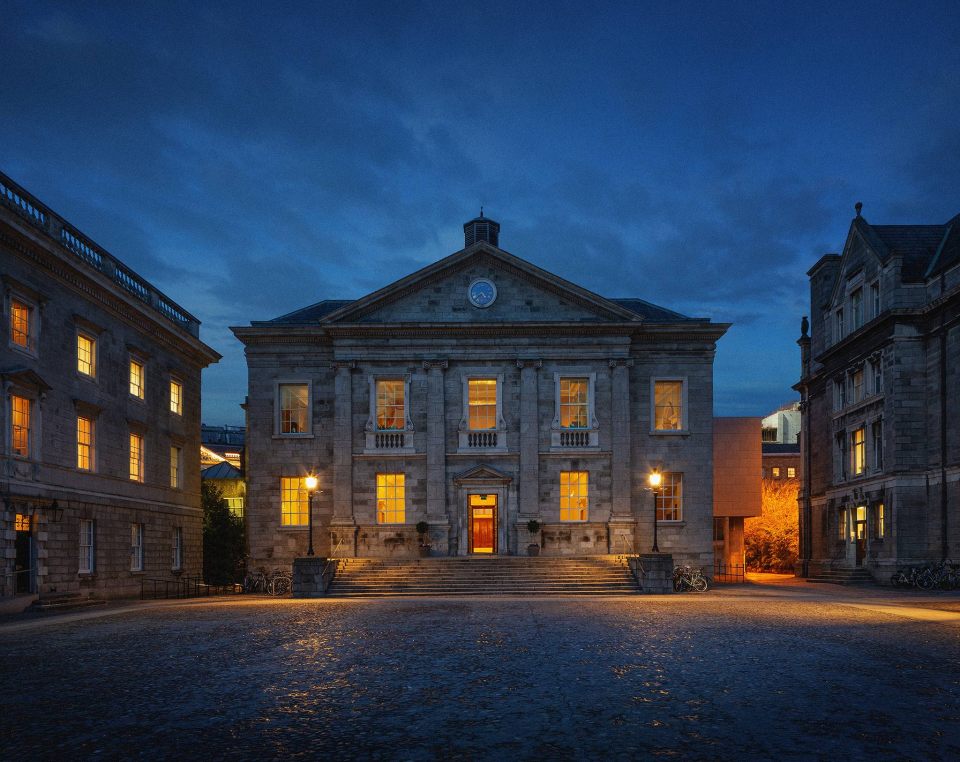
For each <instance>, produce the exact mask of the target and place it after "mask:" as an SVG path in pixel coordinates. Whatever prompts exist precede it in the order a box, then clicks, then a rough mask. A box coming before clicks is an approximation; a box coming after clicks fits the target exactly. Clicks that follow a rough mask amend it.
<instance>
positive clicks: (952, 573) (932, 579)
mask: <svg viewBox="0 0 960 762" xmlns="http://www.w3.org/2000/svg"><path fill="white" fill-rule="evenodd" d="M890 584H891V585H893V586H894V587H916V588H918V589H920V590H933V589H940V590H956V589H957V588H958V587H960V569H958V568H957V566H956V564H954V563H953V562H952V561H951V560H950V559H947V560H945V561H935V562H934V563H932V564H928V565H927V566H923V567H918V566H912V567H910V568H909V569H907V570H902V569H901V570H898V571H897V572H896V573H895V574H894V575H893V576H891V577H890Z"/></svg>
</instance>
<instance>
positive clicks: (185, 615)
mask: <svg viewBox="0 0 960 762" xmlns="http://www.w3.org/2000/svg"><path fill="white" fill-rule="evenodd" d="M810 587H811V586H802V587H801V586H756V585H752V586H745V587H740V588H726V589H723V590H720V591H717V592H715V593H713V592H712V593H708V594H706V595H701V596H694V595H683V596H662V597H660V596H658V597H629V598H627V597H622V598H620V597H618V598H610V599H601V598H590V599H574V598H565V599H552V600H525V599H517V598H511V599H495V598H485V599H476V600H471V599H459V600H440V599H417V600H397V599H382V600H375V601H352V600H339V601H334V600H315V601H293V600H272V599H249V598H244V599H231V600H224V601H209V602H203V603H185V604H175V605H162V604H154V605H145V606H133V607H130V608H128V609H126V610H122V611H121V612H119V613H118V612H117V611H113V612H102V613H101V614H93V615H77V616H73V617H61V618H59V619H55V620H49V621H43V622H39V623H38V622H33V621H24V620H18V621H20V623H19V624H18V623H12V624H11V623H7V624H4V625H3V626H2V627H0V654H2V666H0V685H2V686H3V691H2V699H0V702H2V706H0V739H2V740H0V745H2V751H0V756H2V757H3V758H4V759H5V760H20V759H38V758H41V759H48V758H56V759H77V758H88V757H95V758H103V759H116V758H130V757H140V758H149V759H152V758H177V759H194V758H197V757H201V756H207V757H210V758H211V759H213V758H217V759H219V758H225V759H240V758H259V759H273V758H295V757H300V758H313V757H324V758H331V759H346V758H362V759H368V758H374V759H448V758H453V759H508V758H510V759H512V758H519V759H532V758H537V759H550V760H553V759H597V758H604V759H617V758H622V759H626V758H633V757H644V758H646V757H672V758H677V759H684V760H686V759H767V758H774V757H776V758H780V759H798V758H803V759H840V758H842V759H845V760H855V759H903V758H913V759H958V758H960V606H958V605H957V604H958V601H960V599H958V598H957V596H952V597H950V596H940V597H936V596H926V597H923V596H920V597H917V596H913V597H911V596H906V595H900V596H894V595H892V594H891V595H886V594H875V593H872V592H871V593H864V594H862V595H861V594H859V593H850V592H833V591H831V592H830V593H825V592H820V591H811V590H810Z"/></svg>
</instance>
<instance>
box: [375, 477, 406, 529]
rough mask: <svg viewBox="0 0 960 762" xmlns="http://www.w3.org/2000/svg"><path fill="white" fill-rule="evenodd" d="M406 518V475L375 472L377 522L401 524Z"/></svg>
mask: <svg viewBox="0 0 960 762" xmlns="http://www.w3.org/2000/svg"><path fill="white" fill-rule="evenodd" d="M406 520H407V501H406V476H405V475H404V474H377V523H378V524H402V523H404V522H405V521H406Z"/></svg>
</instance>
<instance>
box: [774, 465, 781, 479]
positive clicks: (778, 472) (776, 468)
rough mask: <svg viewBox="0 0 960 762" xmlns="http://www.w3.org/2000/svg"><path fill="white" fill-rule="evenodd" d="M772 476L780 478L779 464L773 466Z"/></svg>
mask: <svg viewBox="0 0 960 762" xmlns="http://www.w3.org/2000/svg"><path fill="white" fill-rule="evenodd" d="M773 478H774V479H779V478H780V467H779V466H774V467H773Z"/></svg>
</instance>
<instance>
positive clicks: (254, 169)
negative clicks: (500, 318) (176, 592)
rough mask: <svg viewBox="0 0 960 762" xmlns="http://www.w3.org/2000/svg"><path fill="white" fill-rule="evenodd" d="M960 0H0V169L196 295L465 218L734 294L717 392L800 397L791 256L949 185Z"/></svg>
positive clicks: (451, 231)
mask: <svg viewBox="0 0 960 762" xmlns="http://www.w3.org/2000/svg"><path fill="white" fill-rule="evenodd" d="M958 32H960V4H958V3H956V2H941V3H925V2H909V3H883V2H870V3H857V4H853V3H838V2H831V3H824V4H815V3H802V4H800V3H798V4H790V3H783V2H777V3H774V2H763V3H746V2H742V3H707V2H702V3H683V2H662V3H638V2H637V3H602V2H600V3H589V4H588V3H582V2H580V3H565V2H557V3H543V4H528V3H522V2H512V3H503V4H500V3H495V2H471V3H456V2H437V3H419V2H395V3H386V2H384V3H362V2H320V3H306V2H304V3H268V2H252V3H247V2H237V1H236V0H235V1H233V2H229V3H223V4H220V5H218V4H216V3H213V2H184V3H175V2H157V3H151V4H147V3H129V2H118V3H106V2H89V3H79V2H66V3H48V2H41V1H39V0H29V2H19V1H18V0H14V1H13V2H11V1H10V0H7V2H5V3H4V4H3V7H2V9H0V169H2V170H3V171H4V172H6V173H7V174H9V175H10V176H11V177H13V178H14V179H15V180H17V181H18V182H20V183H21V184H22V185H24V186H25V187H26V188H27V189H28V190H30V191H31V192H32V193H33V194H35V195H36V196H38V197H39V198H40V199H41V200H42V201H44V202H45V203H47V204H48V205H49V206H51V207H52V208H53V209H54V210H56V211H57V212H59V213H60V214H62V215H63V216H65V217H66V218H67V219H68V220H70V221H71V222H72V223H74V224H75V225H76V226H77V227H79V228H80V229H81V230H82V231H84V232H85V233H87V234H88V235H89V236H91V237H92V238H93V239H94V240H95V241H97V242H98V243H100V244H101V245H102V246H104V247H105V248H107V249H108V250H109V251H111V252H112V253H113V254H115V255H116V256H118V257H119V258H120V259H122V260H124V261H125V262H127V263H128V264H129V265H130V266H131V267H133V268H134V269H135V270H136V271H138V272H139V273H140V274H141V275H143V276H144V277H146V278H147V279H149V280H150V281H151V282H153V283H154V284H155V285H157V286H158V287H159V288H160V289H162V290H163V291H165V292H166V293H167V294H168V295H169V296H170V297H172V298H173V299H174V300H176V301H177V302H179V303H180V304H182V305H183V306H184V307H186V308H187V309H188V310H190V311H191V312H193V313H194V314H195V315H197V316H198V317H199V318H200V319H201V320H202V321H203V327H202V337H203V339H204V340H205V341H206V342H207V343H209V344H210V345H212V346H213V347H214V348H216V349H217V350H218V351H220V352H221V353H222V354H223V355H224V359H223V360H222V361H221V363H220V364H219V365H217V366H214V367H213V368H211V369H209V370H207V371H206V372H205V374H204V411H203V419H204V421H205V422H207V423H214V424H222V423H232V424H236V423H242V421H243V415H242V411H241V409H240V407H239V404H240V403H241V402H242V401H243V398H244V395H245V393H246V368H245V364H244V358H243V352H242V347H241V345H240V344H239V343H238V342H237V341H236V340H235V339H234V338H233V336H232V334H231V333H230V332H229V330H228V326H230V325H240V324H246V323H249V321H250V320H260V319H268V318H271V317H275V316H277V315H281V314H283V313H286V312H289V311H291V310H293V309H296V308H298V307H301V306H304V305H307V304H310V303H312V302H315V301H318V300H320V299H324V298H355V297H359V296H362V295H363V294H365V293H367V292H369V291H372V290H374V289H376V288H379V287H381V286H383V285H386V284H387V283H389V282H391V281H392V280H394V279H396V278H399V277H401V276H403V275H405V274H407V273H409V272H411V271H413V270H415V269H417V268H419V267H421V266H423V265H426V264H428V263H430V262H432V261H435V260H437V259H439V258H441V257H443V256H446V255H447V254H449V253H451V252H453V251H456V250H458V249H459V248H461V247H462V245H463V238H462V228H461V225H462V223H463V222H464V221H465V220H467V219H469V218H471V217H473V216H475V215H476V213H477V211H478V209H479V206H480V204H481V203H482V204H483V205H484V207H485V209H486V212H487V214H488V216H491V217H493V218H495V219H497V220H498V221H500V223H501V224H502V226H503V228H502V232H501V241H500V242H501V245H502V246H503V247H504V248H505V249H507V250H508V251H510V252H512V253H514V254H516V255H518V256H520V257H523V258H525V259H528V260H530V261H531V262H533V263H535V264H537V265H539V266H540V267H543V268H546V269H547V270H550V271H552V272H555V273H557V274H558V275H560V276H562V277H564V278H568V279H569V280H572V281H575V282H577V283H579V284H581V285H583V286H585V287H587V288H590V289H592V290H594V291H597V292H598V293H600V294H603V295H605V296H611V297H616V296H636V297H640V298H643V299H647V300H649V301H653V302H656V303H659V304H663V305H664V306H667V307H670V308H672V309H676V310H679V311H681V312H684V313H687V314H692V315H698V316H700V315H704V316H709V317H711V318H712V319H714V320H717V321H732V322H733V323H734V326H733V328H732V329H731V330H730V332H729V333H728V334H727V336H726V337H725V338H723V339H722V340H721V341H720V344H719V348H718V353H717V361H716V397H715V406H716V411H717V413H718V414H720V415H763V414H766V413H767V412H769V411H771V410H772V409H774V408H776V407H777V406H778V405H779V404H780V403H782V402H784V401H788V400H790V399H792V398H793V392H792V391H791V390H790V386H791V384H793V383H794V382H795V381H796V379H797V377H798V370H799V359H798V350H797V346H796V344H795V341H796V338H797V336H798V334H799V323H800V316H801V315H804V314H807V313H808V311H809V307H808V294H807V285H806V276H805V272H806V270H807V269H808V268H809V267H810V266H811V265H812V264H813V263H814V262H815V261H816V260H817V259H818V258H819V257H820V256H821V255H822V254H823V253H825V252H828V251H837V250H838V249H839V248H840V247H841V246H842V245H843V241H844V238H845V236H846V232H847V228H848V225H849V222H850V218H851V217H852V216H853V213H854V212H853V205H854V203H855V202H856V201H863V204H864V210H863V214H864V216H865V217H866V218H867V219H868V220H869V221H871V222H874V223H896V222H901V223H910V222H913V223H942V222H945V221H946V220H947V219H949V218H950V217H951V216H953V215H954V214H956V213H957V212H960V44H958V40H960V34H958Z"/></svg>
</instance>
